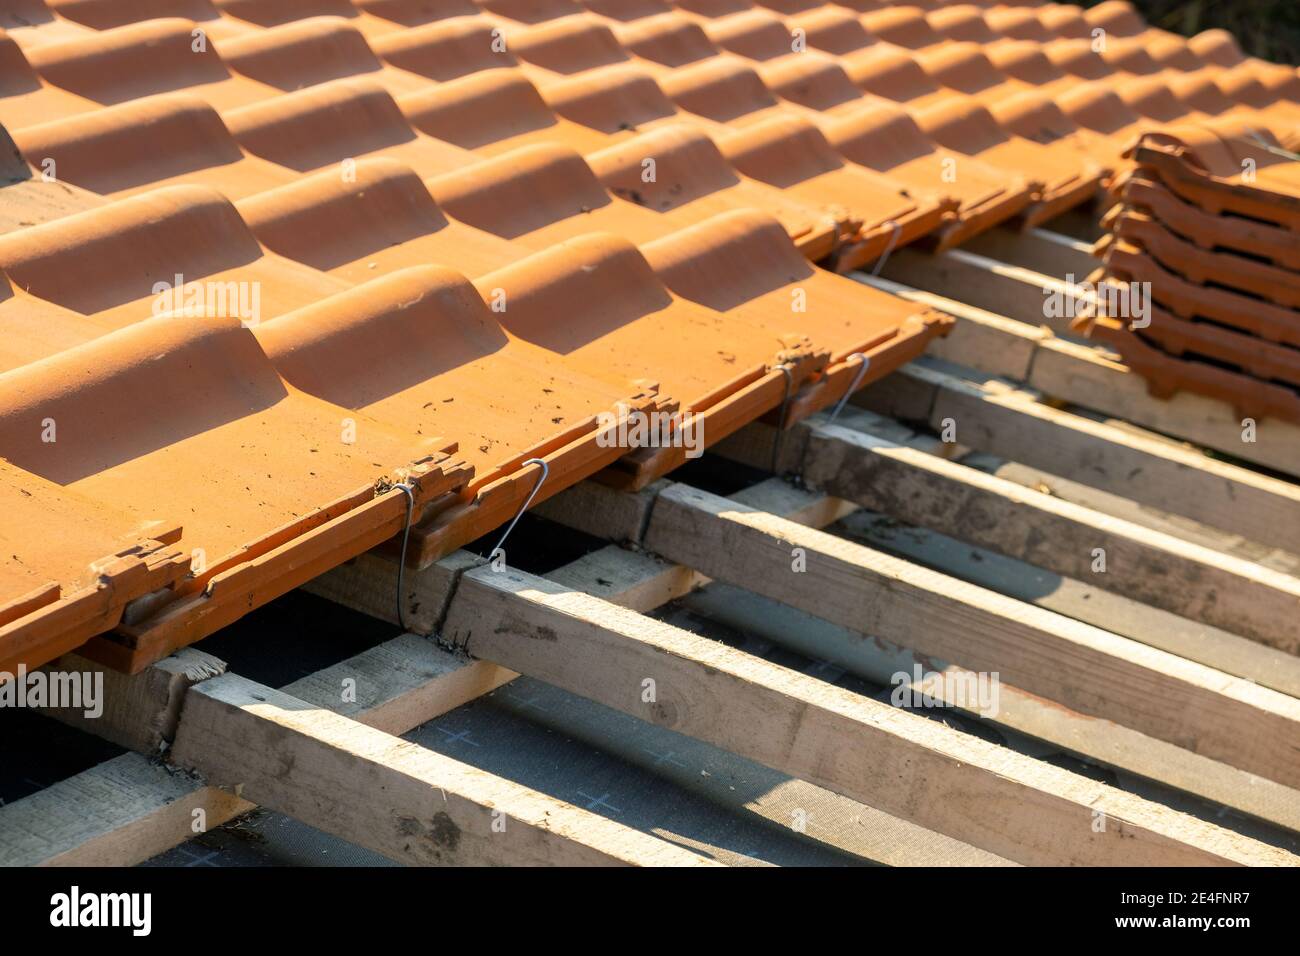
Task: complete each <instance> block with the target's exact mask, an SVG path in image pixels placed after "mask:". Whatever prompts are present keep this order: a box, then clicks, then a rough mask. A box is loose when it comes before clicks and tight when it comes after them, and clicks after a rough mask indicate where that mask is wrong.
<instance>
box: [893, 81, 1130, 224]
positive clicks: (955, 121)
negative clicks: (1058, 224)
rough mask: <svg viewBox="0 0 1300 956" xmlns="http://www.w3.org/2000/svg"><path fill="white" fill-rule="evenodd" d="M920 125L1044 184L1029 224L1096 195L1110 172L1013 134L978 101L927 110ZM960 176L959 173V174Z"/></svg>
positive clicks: (959, 148) (946, 142)
mask: <svg viewBox="0 0 1300 956" xmlns="http://www.w3.org/2000/svg"><path fill="white" fill-rule="evenodd" d="M917 125H918V126H919V127H920V128H921V129H922V130H923V131H924V132H925V133H926V135H927V136H929V137H931V138H932V139H933V140H934V141H935V142H937V143H940V144H941V145H943V146H945V147H947V148H948V149H951V150H953V151H954V152H956V153H960V154H962V155H965V156H969V157H972V158H975V159H978V160H980V161H981V162H983V163H986V164H988V165H991V166H996V167H998V168H1000V169H1005V170H1007V171H1009V172H1018V173H1023V174H1024V175H1026V176H1028V177H1030V178H1031V181H1037V182H1040V183H1042V184H1043V188H1042V191H1041V193H1039V194H1038V195H1037V196H1036V200H1037V203H1038V205H1037V207H1036V208H1035V209H1034V210H1032V211H1030V212H1029V213H1027V214H1026V221H1028V222H1029V223H1030V224H1034V223H1038V222H1042V221H1045V220H1046V219H1050V218H1052V217H1053V216H1055V215H1058V214H1059V213H1060V212H1062V211H1064V210H1066V209H1069V208H1071V207H1073V206H1076V205H1078V204H1079V203H1082V202H1085V201H1087V200H1088V199H1091V198H1093V196H1094V195H1095V194H1096V193H1097V191H1098V189H1099V188H1100V184H1101V179H1102V177H1103V175H1104V173H1105V170H1103V169H1102V168H1101V167H1099V166H1098V165H1097V164H1096V163H1095V162H1093V161H1091V160H1087V159H1083V160H1082V161H1081V159H1080V157H1079V155H1078V153H1077V152H1076V151H1075V150H1074V149H1073V148H1072V147H1070V146H1068V145H1060V144H1043V143H1036V142H1032V141H1031V140H1027V139H1025V138H1024V137H1020V136H1012V135H1009V134H1008V133H1006V132H1005V131H1004V130H1003V129H1002V127H1000V126H999V125H998V123H997V121H996V120H995V119H994V118H993V116H992V114H990V113H989V111H988V110H986V109H985V108H984V107H982V106H980V105H979V104H978V103H976V102H974V101H969V102H961V101H957V100H954V101H950V102H948V103H940V104H939V105H937V106H932V107H930V108H929V109H928V110H923V111H921V112H920V113H919V115H918V116H917ZM957 175H958V177H960V176H961V173H960V171H958V173H957Z"/></svg>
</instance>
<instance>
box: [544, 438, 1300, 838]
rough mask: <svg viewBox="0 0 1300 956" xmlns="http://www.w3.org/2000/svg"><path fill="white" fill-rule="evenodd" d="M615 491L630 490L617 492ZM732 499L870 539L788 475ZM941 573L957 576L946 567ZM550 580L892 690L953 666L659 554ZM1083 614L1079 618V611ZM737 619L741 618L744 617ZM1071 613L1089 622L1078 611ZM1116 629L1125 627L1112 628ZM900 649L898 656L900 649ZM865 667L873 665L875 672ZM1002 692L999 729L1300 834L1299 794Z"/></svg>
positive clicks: (1167, 645) (1249, 670)
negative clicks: (682, 610)
mask: <svg viewBox="0 0 1300 956" xmlns="http://www.w3.org/2000/svg"><path fill="white" fill-rule="evenodd" d="M858 417H871V418H874V417H875V416H871V415H870V414H869V413H858ZM887 424H888V425H892V427H893V428H894V429H895V434H896V436H897V437H901V438H906V437H908V436H910V435H911V433H910V432H909V431H908V430H906V429H903V428H901V426H898V425H897V424H896V423H887ZM753 427H754V426H751V428H753ZM762 427H766V426H762ZM769 456H770V448H762V449H761V450H760V451H759V457H760V459H761V460H764V461H766V460H767V459H768V457H769ZM609 493H610V494H621V492H613V491H610V492H609ZM731 500H733V501H737V502H739V503H741V504H744V505H747V506H749V507H752V508H756V509H759V510H762V511H766V512H769V513H772V514H779V515H782V516H784V517H786V518H787V519H788V520H791V521H796V522H798V523H800V524H807V525H809V526H811V527H814V528H818V527H826V526H829V525H832V524H834V525H835V526H836V527H837V528H840V529H843V530H844V531H847V532H854V531H862V530H864V526H863V524H862V520H863V519H866V518H867V517H868V513H867V512H864V511H862V510H861V509H859V508H857V506H855V505H854V504H852V503H851V502H848V501H845V500H843V499H840V498H835V497H833V496H831V495H826V494H821V493H817V492H812V491H807V490H804V489H801V488H797V487H795V486H793V485H791V484H789V483H787V482H785V481H782V480H780V479H777V478H772V479H768V480H767V481H763V482H760V483H758V484H756V485H752V486H751V487H749V488H746V489H744V490H742V491H740V492H738V493H736V494H735V495H733V496H732V498H731ZM888 524H889V527H890V528H891V533H890V534H891V536H892V537H894V538H897V537H898V529H897V523H896V522H893V521H892V520H890V521H889V523H888ZM592 533H593V534H596V535H597V536H604V537H612V535H604V534H602V533H601V531H600V529H598V528H593V529H592ZM926 535H927V532H925V531H923V530H921V529H907V530H906V531H904V532H903V537H904V539H905V540H906V541H908V542H911V541H912V539H914V538H922V539H923V538H925V537H926ZM968 552H969V548H964V549H963V551H962V553H963V555H965V554H967V553H968ZM988 557H989V558H996V557H997V556H996V555H989V556H988ZM924 558H925V562H926V563H927V564H928V565H930V566H935V562H936V557H935V554H934V553H932V552H929V551H927V552H926V554H925V555H924ZM987 563H988V560H987V558H986V560H985V561H984V562H981V563H980V565H979V566H980V567H981V568H983V567H984V565H985V564H987ZM939 570H948V569H946V568H939ZM954 572H955V569H954V570H948V573H954ZM547 578H548V580H551V581H553V582H555V583H557V584H561V585H564V586H566V587H570V588H572V589H574V590H577V591H582V592H583V593H586V594H591V595H593V596H596V597H600V598H603V599H605V600H610V601H612V602H613V603H618V604H622V605H623V606H625V607H634V608H635V609H637V610H640V611H642V612H643V613H644V612H647V611H649V610H651V609H652V608H654V607H656V606H658V605H659V604H662V603H665V602H666V601H667V600H668V597H666V596H665V594H666V593H667V594H670V596H672V597H679V598H682V599H683V600H684V601H685V602H686V604H687V606H688V607H695V606H697V605H698V604H699V603H700V602H704V603H705V604H707V606H708V607H709V608H710V616H711V617H714V618H715V619H718V620H721V621H724V622H726V623H730V624H732V625H733V626H736V627H740V628H743V629H747V630H752V631H754V632H755V633H758V634H760V635H762V636H765V637H767V638H768V639H770V640H772V641H773V642H775V643H777V644H781V645H784V646H787V647H789V648H790V649H791V650H794V651H796V652H799V653H803V654H805V655H809V656H813V657H817V658H820V659H824V660H827V661H830V662H831V663H834V664H837V665H839V666H842V667H844V668H846V669H847V670H849V671H852V672H854V673H857V674H860V675H862V676H866V677H868V678H880V677H883V678H885V680H884V682H885V683H888V682H889V681H888V679H889V678H890V677H892V673H891V674H883V673H882V672H881V673H878V672H876V671H873V670H872V669H871V668H872V666H876V665H877V664H878V660H879V659H880V658H881V656H882V655H884V654H887V653H892V654H893V655H894V657H898V656H899V655H906V656H907V666H908V667H910V666H911V663H912V662H915V661H918V660H919V661H920V662H921V663H922V664H924V665H925V666H926V668H927V669H933V668H934V667H937V666H942V665H940V664H936V663H935V660H934V659H932V658H924V657H923V655H922V656H918V655H916V654H914V652H913V651H911V650H910V649H908V648H905V647H902V646H901V645H896V644H891V643H890V642H888V641H884V640H883V639H882V638H880V637H879V636H878V635H871V636H864V635H863V634H861V633H859V632H856V631H852V630H850V629H847V628H841V627H837V626H836V625H832V624H829V623H827V622H825V621H822V620H819V619H817V618H816V617H814V616H813V615H811V614H807V613H806V612H800V611H797V610H795V609H794V608H791V607H789V606H788V605H782V604H777V603H776V602H771V601H768V600H767V599H764V598H761V597H759V596H758V595H755V594H753V593H752V592H749V591H745V590H742V589H739V588H735V587H732V586H730V585H726V584H722V583H720V582H710V581H709V579H708V578H707V577H705V576H704V575H702V574H700V573H699V572H697V571H693V570H689V569H687V568H685V567H683V566H682V565H674V564H668V563H665V562H663V561H662V560H660V559H658V558H657V557H655V556H654V555H652V554H647V553H644V552H633V551H628V550H625V549H623V548H618V547H612V546H611V547H606V548H602V549H600V550H599V551H596V552H593V553H592V554H589V555H586V556H584V557H583V558H580V559H579V560H577V561H574V562H572V563H571V564H569V565H566V566H565V567H563V568H560V569H558V570H556V571H554V572H552V573H550V574H549V575H547ZM710 583H711V585H712V586H711V587H710V588H708V589H704V590H699V589H698V588H697V587H694V586H692V585H705V584H710ZM670 584H671V588H670V587H669V585H670ZM719 589H721V591H720V592H719ZM714 592H719V593H724V594H726V597H723V598H720V599H719V600H718V601H711V600H710V598H709V595H710V594H711V593H714ZM622 595H630V596H633V597H632V601H628V600H626V599H624V598H623V597H622ZM1085 596H1086V595H1085ZM1097 596H1098V595H1094V597H1097ZM1115 601H1116V602H1123V603H1124V605H1126V606H1124V607H1118V608H1113V609H1111V612H1112V614H1113V615H1114V616H1115V618H1116V620H1115V621H1110V622H1107V621H1105V620H1099V621H1094V622H1092V623H1096V624H1098V625H1099V626H1103V627H1105V626H1106V625H1107V624H1108V623H1110V624H1125V623H1129V624H1137V625H1139V626H1140V625H1143V624H1147V625H1150V624H1151V623H1152V618H1153V617H1158V616H1160V615H1165V617H1169V615H1168V614H1167V612H1163V611H1158V610H1154V609H1151V608H1148V607H1146V606H1144V605H1139V604H1137V603H1136V602H1134V601H1131V600H1129V599H1127V598H1115ZM1077 603H1078V604H1079V605H1081V606H1082V607H1083V609H1084V610H1086V612H1089V613H1091V612H1093V611H1094V610H1096V609H1098V608H1099V607H1102V606H1103V605H1104V602H1103V601H1096V600H1094V601H1083V602H1077ZM760 604H761V605H762V606H761V607H760V606H759V605H760ZM749 605H753V606H755V607H756V608H757V609H756V610H755V611H754V613H752V614H750V615H749V616H747V617H746V616H744V608H745V607H747V606H749ZM1073 610H1076V611H1077V610H1078V608H1073ZM738 614H739V615H741V616H740V617H737V615H738ZM792 616H793V617H792ZM1071 616H1074V617H1076V618H1077V619H1081V620H1086V619H1084V618H1082V617H1079V615H1078V614H1074V615H1071ZM796 618H797V619H796ZM1164 626H1165V628H1166V629H1165V630H1163V631H1161V632H1160V633H1152V634H1146V635H1143V637H1145V638H1146V641H1145V642H1146V643H1151V644H1153V645H1154V646H1163V647H1164V649H1166V650H1170V651H1172V652H1177V651H1178V650H1184V651H1186V650H1188V649H1189V648H1188V647H1187V645H1188V644H1189V643H1191V641H1190V640H1189V638H1188V635H1187V632H1186V631H1185V630H1177V631H1174V630H1173V629H1172V628H1169V627H1168V625H1167V622H1165V624H1164ZM1108 629H1111V630H1114V628H1113V627H1111V628H1108ZM1208 630H1209V631H1210V633H1207V634H1206V635H1205V639H1204V641H1203V642H1201V644H1197V645H1196V646H1194V647H1192V648H1190V649H1191V650H1196V651H1199V652H1201V653H1204V654H1205V655H1206V656H1207V657H1209V658H1211V659H1214V660H1222V661H1223V663H1225V664H1231V665H1234V666H1236V667H1238V668H1240V669H1241V670H1240V671H1233V670H1231V669H1229V670H1228V673H1237V674H1238V676H1244V677H1249V678H1251V679H1258V681H1259V682H1260V683H1263V684H1264V685H1265V686H1270V685H1269V684H1268V683H1267V682H1268V681H1269V680H1271V679H1272V680H1276V679H1283V680H1285V678H1286V676H1287V674H1291V673H1294V668H1292V669H1291V670H1290V671H1287V672H1286V673H1279V672H1280V671H1281V670H1282V669H1283V667H1284V666H1285V665H1287V664H1289V663H1290V662H1293V661H1294V660H1295V659H1294V658H1291V657H1290V656H1289V655H1286V654H1282V653H1280V652H1277V651H1273V650H1271V649H1269V648H1266V647H1262V646H1260V645H1258V644H1255V643H1253V642H1251V641H1248V640H1245V639H1244V638H1239V637H1236V636H1235V635H1232V634H1226V633H1223V632H1219V631H1213V630H1212V629H1208ZM819 635H820V637H819ZM826 635H829V637H827V636H826ZM1134 636H1135V637H1136V636H1137V635H1134ZM1202 644H1203V645H1204V646H1202ZM1225 645H1228V646H1225ZM889 648H893V649H894V650H893V651H892V652H890V651H888V649H889ZM1182 656H1187V655H1186V654H1183V655H1182ZM864 661H870V662H871V663H869V664H867V665H866V666H864ZM895 663H897V662H896V661H895ZM877 670H878V667H877ZM1001 688H1002V700H1003V702H1004V704H1005V705H1006V706H1003V707H1002V708H1001V709H1000V711H999V713H998V714H997V715H995V716H993V717H989V718H986V719H988V720H989V721H990V722H991V723H992V724H995V725H997V726H999V727H1002V728H1005V729H1007V730H1009V731H1012V732H1014V733H1018V734H1023V735H1026V736H1029V737H1033V738H1036V739H1038V740H1042V741H1045V742H1047V743H1049V744H1051V745H1053V746H1055V747H1058V748H1060V749H1061V750H1063V751H1066V752H1071V753H1075V754H1078V755H1079V756H1080V757H1082V758H1083V759H1086V760H1090V761H1092V762H1094V763H1097V764H1101V765H1103V766H1108V767H1113V768H1115V769H1118V770H1121V771H1124V772H1127V773H1132V774H1134V775H1136V776H1141V777H1146V778H1148V779H1150V780H1152V781H1154V782H1156V783H1159V784H1161V785H1163V786H1167V787H1171V788H1174V789H1176V790H1181V791H1183V792H1185V793H1190V794H1193V795H1195V796H1197V797H1201V798H1203V799H1205V800H1209V801H1212V802H1214V803H1217V804H1222V805H1223V806H1226V807H1230V808H1232V809H1234V810H1238V811H1240V812H1242V813H1245V814H1247V815H1249V816H1252V817H1255V818H1257V819H1260V820H1264V821H1266V822H1268V823H1271V824H1275V825H1277V826H1281V827H1284V828H1287V829H1291V830H1294V831H1296V832H1300V815H1298V814H1300V793H1298V792H1297V791H1296V790H1293V789H1292V788H1290V787H1286V786H1283V785H1282V784H1279V783H1275V782H1274V781H1272V780H1268V779H1266V778H1263V777H1259V776H1257V775H1255V774H1252V773H1248V772H1246V771H1243V770H1239V769H1237V768H1236V767H1232V766H1229V765H1227V764H1225V763H1220V762H1219V761H1216V760H1212V759H1210V758H1208V757H1204V756H1201V755H1199V754H1195V753H1192V752H1191V751H1189V750H1184V749H1183V748H1182V747H1179V746H1175V745H1173V744H1169V743H1166V742H1165V741H1163V740H1157V739H1155V738H1153V737H1149V736H1147V735H1146V734H1143V733H1140V732H1138V731H1135V730H1132V729H1130V728H1128V727H1124V726H1123V725H1121V724H1117V723H1112V722H1111V721H1108V720H1099V719H1097V718H1096V717H1091V716H1086V715H1084V714H1080V713H1078V712H1076V711H1073V710H1070V709H1069V708H1067V707H1063V706H1061V705H1060V704H1058V703H1056V702H1054V701H1045V700H1043V699H1042V698H1040V697H1037V696H1035V695H1033V694H1026V693H1024V692H1022V691H1020V690H1018V689H1016V688H1014V687H1012V686H1010V685H1008V684H1007V683H1005V682H1003V683H1002V684H1001ZM1275 689H1283V688H1275Z"/></svg>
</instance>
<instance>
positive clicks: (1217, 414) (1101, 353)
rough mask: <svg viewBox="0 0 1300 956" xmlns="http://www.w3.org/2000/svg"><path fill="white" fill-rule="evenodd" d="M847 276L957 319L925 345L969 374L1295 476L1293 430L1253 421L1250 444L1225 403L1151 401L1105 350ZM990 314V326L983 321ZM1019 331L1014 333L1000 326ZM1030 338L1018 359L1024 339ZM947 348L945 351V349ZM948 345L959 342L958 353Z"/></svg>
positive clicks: (1182, 398)
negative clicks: (1017, 384)
mask: <svg viewBox="0 0 1300 956" xmlns="http://www.w3.org/2000/svg"><path fill="white" fill-rule="evenodd" d="M853 278H855V279H857V280H858V281H859V282H863V283H865V284H867V285H871V286H874V287H876V288H879V289H883V290H884V291H886V292H890V293H892V294H894V295H897V296H899V297H901V298H905V299H908V300H909V301H913V302H919V303H924V304H925V305H928V306H931V307H933V308H936V309H939V310H940V311H943V312H947V313H948V314H949V315H952V316H954V317H955V318H956V319H957V328H958V330H960V335H961V338H960V339H956V338H953V336H956V335H958V332H957V331H954V332H953V333H952V335H951V336H949V339H948V340H943V339H939V340H936V341H935V342H932V343H931V344H930V346H929V349H928V352H929V354H931V355H934V356H936V357H938V358H941V359H946V360H948V361H952V362H956V363H959V364H962V365H965V366H968V367H969V368H972V369H975V370H977V371H980V372H984V373H986V374H988V375H997V376H1002V377H1005V378H1009V379H1012V380H1013V381H1017V382H1024V383H1025V384H1026V385H1028V386H1030V387H1032V388H1035V389H1038V390H1039V391H1040V392H1042V393H1043V394H1044V395H1045V396H1048V397H1050V398H1053V399H1056V400H1059V401H1062V402H1067V403H1069V404H1071V405H1075V406H1078V407H1079V408H1086V409H1091V410H1092V411H1094V412H1099V413H1101V414H1103V415H1109V416H1111V417H1113V418H1117V419H1123V420H1127V421H1129V422H1132V423H1133V424H1135V425H1140V426H1142V427H1144V428H1148V429H1151V430H1152V431H1155V432H1160V433H1163V434H1167V435H1173V436H1176V437H1178V438H1181V439H1185V440H1186V441H1191V442H1195V443H1196V444H1198V445H1202V446H1204V447H1206V448H1213V449H1215V450H1216V451H1220V452H1223V453H1225V454H1228V455H1231V456H1233V457H1234V458H1237V459H1240V460H1242V461H1247V462H1251V463H1253V464H1256V465H1263V466H1265V467H1267V468H1273V469H1276V470H1277V471H1281V472H1285V473H1286V474H1288V475H1294V476H1297V477H1300V426H1297V425H1293V424H1291V423H1289V422H1284V421H1281V420H1279V419H1263V420H1262V421H1258V422H1256V428H1255V438H1256V440H1255V441H1253V442H1247V441H1244V440H1243V428H1242V420H1241V416H1240V415H1238V414H1237V413H1236V411H1235V410H1234V409H1233V408H1232V407H1231V406H1229V405H1228V404H1227V403H1225V402H1221V401H1218V400H1217V399H1212V398H1206V397H1205V396H1202V395H1197V394H1195V393H1193V392H1179V393H1178V394H1176V395H1174V396H1173V397H1172V398H1169V399H1162V398H1156V397H1154V396H1152V395H1151V394H1150V393H1149V392H1148V390H1147V385H1146V381H1145V380H1144V379H1143V378H1142V376H1141V375H1138V374H1137V373H1136V372H1133V371H1132V370H1130V369H1129V368H1127V367H1126V366H1125V365H1124V364H1123V363H1122V362H1121V361H1119V357H1118V356H1117V355H1115V354H1114V353H1112V352H1109V351H1108V350H1106V349H1103V348H1099V347H1098V346H1095V345H1089V344H1086V343H1079V342H1072V341H1066V340H1064V339H1058V338H1055V337H1053V336H1052V335H1051V333H1050V332H1047V331H1046V330H1043V329H1036V328H1032V327H1031V326H1029V325H1025V324H1024V323H1018V322H1014V320H1012V319H1008V318H1006V317H1005V316H1003V315H1000V314H998V310H997V306H996V305H993V306H991V307H990V308H991V311H985V310H983V309H978V308H975V307H972V306H969V305H967V304H965V303H962V302H960V301H958V300H957V299H953V298H951V297H947V296H941V295H938V294H936V293H934V292H932V291H930V292H927V291H921V290H918V289H916V288H913V287H911V286H908V285H906V284H903V283H898V282H893V281H891V280H888V279H884V278H879V277H874V276H866V275H863V274H861V273H855V274H854V276H853ZM990 315H992V316H993V317H994V318H995V319H996V320H998V321H990V319H989V316H990ZM1008 323H1012V324H1014V325H1017V326H1019V328H1020V330H1021V331H1019V332H1015V331H1012V330H1010V329H1008V327H1007V324H1008ZM1031 337H1032V339H1033V340H1034V348H1033V350H1032V351H1031V352H1030V353H1029V354H1028V355H1026V352H1025V349H1026V347H1027V344H1028V342H1027V339H1029V338H1031ZM950 342H951V343H954V344H953V345H952V346H951V347H950V346H949V344H948V343H950ZM956 343H960V347H958V346H957V344H956Z"/></svg>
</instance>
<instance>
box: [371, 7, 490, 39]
mask: <svg viewBox="0 0 1300 956" xmlns="http://www.w3.org/2000/svg"><path fill="white" fill-rule="evenodd" d="M352 6H353V7H355V8H356V9H357V10H358V11H360V12H361V13H362V14H363V17H362V18H361V19H362V28H361V29H362V32H363V33H365V32H367V31H369V32H373V33H376V34H378V33H380V32H381V30H383V27H381V26H379V25H377V24H374V23H373V21H374V20H376V19H378V20H386V21H388V23H390V24H396V25H397V26H401V27H418V26H423V25H424V24H426V23H433V22H435V21H437V20H447V19H450V18H451V17H466V16H473V15H475V14H476V13H478V7H477V5H475V3H474V0H352ZM384 26H385V27H386V26H387V24H385V25H384Z"/></svg>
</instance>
